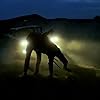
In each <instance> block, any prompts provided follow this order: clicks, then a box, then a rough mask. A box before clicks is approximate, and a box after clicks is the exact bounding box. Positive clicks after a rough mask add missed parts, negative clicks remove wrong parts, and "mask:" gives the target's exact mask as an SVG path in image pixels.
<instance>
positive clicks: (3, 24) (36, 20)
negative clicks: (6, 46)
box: [0, 14, 100, 34]
mask: <svg viewBox="0 0 100 100" xmlns="http://www.w3.org/2000/svg"><path fill="white" fill-rule="evenodd" d="M95 22H100V16H96V17H95V18H94V19H67V18H56V19H46V18H44V17H42V16H40V15H37V14H32V15H26V16H19V17H16V18H12V19H7V20H0V34H2V33H8V32H9V31H10V28H12V27H21V26H27V25H41V26H42V25H48V24H55V23H56V24H57V23H62V24H64V23H95Z"/></svg>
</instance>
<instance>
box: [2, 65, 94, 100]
mask: <svg viewBox="0 0 100 100" xmlns="http://www.w3.org/2000/svg"><path fill="white" fill-rule="evenodd" d="M69 66H70V68H71V69H72V73H68V72H66V71H63V70H62V69H59V68H58V67H56V66H55V68H54V78H52V79H50V78H48V68H47V67H44V66H41V68H40V76H37V77H36V76H34V75H33V72H34V66H33V67H32V71H33V72H31V71H28V76H27V77H24V76H22V73H23V64H22V65H21V64H20V65H19V64H18V63H16V64H7V65H5V64H2V65H1V66H0V83H1V85H0V92H2V93H1V94H0V95H1V96H3V97H11V98H13V97H14V98H15V97H16V98H18V99H19V96H22V97H23V98H28V99H29V98H36V99H41V98H46V99H50V100H51V99H52V98H53V99H57V98H61V99H63V98H66V99H67V98H70V99H71V98H79V95H80V96H81V95H82V96H83V98H84V97H85V96H86V95H87V96H90V97H91V96H92V93H94V89H95V79H96V76H95V75H96V73H95V70H94V69H87V68H82V67H79V66H75V65H69ZM84 91H85V92H84ZM89 93H90V94H91V95H89Z"/></svg>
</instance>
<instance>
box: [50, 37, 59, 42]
mask: <svg viewBox="0 0 100 100" xmlns="http://www.w3.org/2000/svg"><path fill="white" fill-rule="evenodd" d="M50 41H51V42H53V43H56V42H58V41H59V38H58V37H56V36H54V37H50Z"/></svg>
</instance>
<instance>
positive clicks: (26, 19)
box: [0, 14, 48, 33]
mask: <svg viewBox="0 0 100 100" xmlns="http://www.w3.org/2000/svg"><path fill="white" fill-rule="evenodd" d="M47 23H48V20H47V19H46V18H44V17H41V16H40V15H37V14H32V15H26V16H20V17H16V18H12V19H7V20H0V33H6V32H9V31H10V30H9V29H10V28H12V27H20V26H27V25H36V24H37V25H41V24H47Z"/></svg>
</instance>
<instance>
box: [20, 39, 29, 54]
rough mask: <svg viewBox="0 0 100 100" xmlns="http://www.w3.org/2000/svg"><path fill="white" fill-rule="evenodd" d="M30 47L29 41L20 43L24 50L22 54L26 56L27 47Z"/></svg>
mask: <svg viewBox="0 0 100 100" xmlns="http://www.w3.org/2000/svg"><path fill="white" fill-rule="evenodd" d="M27 45H28V41H27V40H21V41H20V46H21V48H22V53H23V54H26V47H27Z"/></svg>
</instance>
